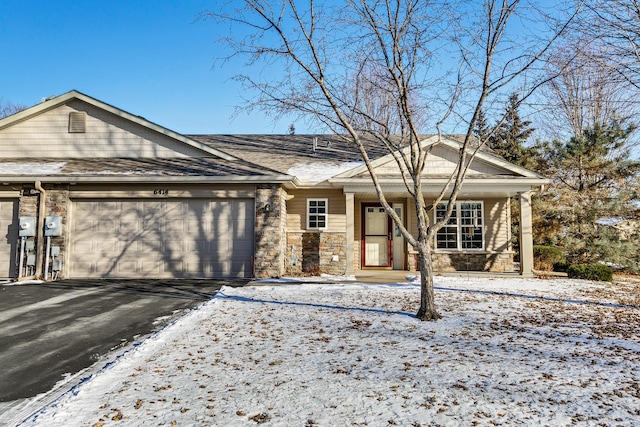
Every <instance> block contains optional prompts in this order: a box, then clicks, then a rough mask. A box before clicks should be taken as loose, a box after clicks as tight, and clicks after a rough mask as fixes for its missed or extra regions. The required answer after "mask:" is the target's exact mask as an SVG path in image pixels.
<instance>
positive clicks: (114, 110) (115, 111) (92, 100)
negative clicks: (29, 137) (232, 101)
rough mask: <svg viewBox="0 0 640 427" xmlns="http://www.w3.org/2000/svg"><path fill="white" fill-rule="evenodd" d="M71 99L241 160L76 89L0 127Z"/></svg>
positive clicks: (1, 121) (199, 146) (228, 158)
mask: <svg viewBox="0 0 640 427" xmlns="http://www.w3.org/2000/svg"><path fill="white" fill-rule="evenodd" d="M72 99H78V100H80V101H83V102H86V103H87V104H90V105H93V106H94V107H97V108H100V109H102V110H104V111H107V112H109V113H111V114H114V115H116V116H118V117H122V118H123V119H126V120H129V121H131V122H134V123H136V124H138V125H140V126H143V127H146V128H148V129H151V130H153V131H155V132H157V133H160V134H163V135H165V136H168V137H170V138H173V139H175V140H177V141H180V142H182V143H184V144H186V145H189V146H191V147H193V148H196V149H198V150H201V151H203V152H205V153H207V154H211V155H214V156H216V157H219V158H221V159H224V160H242V159H239V158H238V157H235V156H232V155H230V154H227V153H225V152H223V151H220V150H216V149H214V148H211V147H208V146H206V145H204V144H202V143H201V142H198V141H195V140H193V139H191V138H187V137H186V136H184V135H181V134H179V133H177V132H174V131H172V130H170V129H167V128H165V127H162V126H160V125H157V124H155V123H153V122H150V121H149V120H147V119H144V118H142V117H140V116H136V115H133V114H131V113H127V112H126V111H124V110H121V109H119V108H117V107H114V106H112V105H109V104H107V103H105V102H102V101H99V100H97V99H95V98H92V97H90V96H88V95H85V94H83V93H81V92H78V91H76V90H72V91H69V92H67V93H65V94H62V95H60V96H56V97H55V98H51V99H49V100H47V101H44V102H41V103H40V104H37V105H34V106H33V107H31V108H27V109H26V110H23V111H20V112H19V113H16V114H14V115H11V116H9V117H6V118H4V119H2V120H0V129H4V128H6V127H9V126H11V125H13V124H14V123H18V122H21V121H24V120H26V119H28V118H30V117H33V116H36V115H38V114H41V113H43V112H45V111H49V110H52V109H54V108H56V107H58V106H60V105H63V104H65V103H67V102H68V101H70V100H72Z"/></svg>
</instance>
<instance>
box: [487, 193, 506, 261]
mask: <svg viewBox="0 0 640 427" xmlns="http://www.w3.org/2000/svg"><path fill="white" fill-rule="evenodd" d="M508 203H509V199H488V200H485V201H484V216H485V248H486V250H487V251H489V252H504V251H508V250H510V242H509V237H510V234H511V231H510V230H511V223H510V219H509V218H508V212H509V211H508V209H507V207H508Z"/></svg>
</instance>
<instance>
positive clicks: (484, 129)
mask: <svg viewBox="0 0 640 427" xmlns="http://www.w3.org/2000/svg"><path fill="white" fill-rule="evenodd" d="M473 136H475V137H476V138H477V139H478V142H479V143H480V144H482V143H485V142H488V141H489V138H490V137H491V127H490V126H489V125H488V124H487V117H486V116H485V114H484V110H480V112H479V114H478V119H477V120H476V124H475V126H474V127H473Z"/></svg>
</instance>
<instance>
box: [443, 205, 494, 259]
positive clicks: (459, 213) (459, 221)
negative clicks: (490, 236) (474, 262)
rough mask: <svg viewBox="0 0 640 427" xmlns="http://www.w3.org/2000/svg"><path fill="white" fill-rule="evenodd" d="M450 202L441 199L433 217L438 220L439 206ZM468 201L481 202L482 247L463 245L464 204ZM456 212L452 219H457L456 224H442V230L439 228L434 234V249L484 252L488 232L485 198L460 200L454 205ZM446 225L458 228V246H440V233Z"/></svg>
mask: <svg viewBox="0 0 640 427" xmlns="http://www.w3.org/2000/svg"><path fill="white" fill-rule="evenodd" d="M447 203H448V201H446V200H443V201H441V202H440V203H439V204H438V205H436V207H435V209H434V210H433V218H434V221H437V220H438V206H439V205H444V206H446V205H447ZM467 203H478V204H480V213H481V217H480V219H481V221H482V224H481V225H480V227H479V228H480V229H481V230H482V233H481V234H482V246H481V247H480V248H463V247H462V229H463V228H464V226H463V224H462V222H463V221H462V218H463V217H462V206H461V205H463V204H467ZM453 209H454V212H455V214H456V215H455V217H454V216H453V215H452V216H451V218H450V220H452V219H455V223H454V224H448V223H447V224H445V225H444V226H442V228H441V229H440V230H438V231H437V232H436V234H435V236H434V241H433V244H434V249H435V250H436V251H438V252H483V251H486V239H485V234H486V228H485V226H486V214H485V209H484V200H458V201H456V203H455V206H454V208H453ZM446 227H455V228H456V248H438V235H439V234H440V232H441V231H442V230H444V229H445V228H446Z"/></svg>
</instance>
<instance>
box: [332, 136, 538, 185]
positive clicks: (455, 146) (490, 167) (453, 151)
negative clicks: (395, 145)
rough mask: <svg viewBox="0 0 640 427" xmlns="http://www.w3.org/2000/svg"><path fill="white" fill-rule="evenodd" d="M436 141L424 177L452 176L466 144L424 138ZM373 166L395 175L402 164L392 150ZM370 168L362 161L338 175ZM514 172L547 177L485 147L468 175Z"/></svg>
mask: <svg viewBox="0 0 640 427" xmlns="http://www.w3.org/2000/svg"><path fill="white" fill-rule="evenodd" d="M430 145H432V146H433V148H432V150H431V152H430V153H429V154H428V155H427V159H426V166H425V168H424V173H423V176H424V177H443V176H451V174H452V173H453V172H454V171H455V169H456V166H457V161H458V156H459V154H458V153H459V151H460V149H461V148H462V144H461V143H459V142H457V141H454V140H452V139H449V138H441V139H440V140H439V139H438V137H437V136H432V137H429V138H427V139H425V140H423V141H422V146H423V147H425V148H427V147H428V146H430ZM409 150H410V148H409V147H407V148H405V149H404V150H403V151H404V153H405V154H408V153H409ZM371 164H372V166H373V168H374V169H375V170H376V172H377V173H378V175H379V176H385V177H393V176H398V177H399V176H400V173H399V170H398V165H397V163H396V161H395V159H394V157H393V156H392V155H391V154H387V155H385V156H383V157H380V158H378V159H376V160H373V161H372V162H371ZM368 174H369V172H368V169H367V166H366V165H364V164H363V165H361V166H358V167H356V168H353V169H351V170H349V171H346V172H343V173H341V174H339V175H336V176H334V178H339V179H340V178H357V177H363V176H368ZM474 175H475V176H479V175H483V176H487V175H494V176H495V175H498V176H514V177H526V178H543V177H542V176H541V175H539V174H537V173H535V172H532V171H530V170H528V169H525V168H522V167H520V166H517V165H515V164H513V163H510V162H508V161H507V160H505V159H503V158H501V157H499V156H496V155H492V154H490V153H488V152H485V151H479V152H478V153H477V154H476V157H475V158H474V160H473V162H472V163H471V165H470V167H469V171H468V175H467V176H474Z"/></svg>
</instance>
